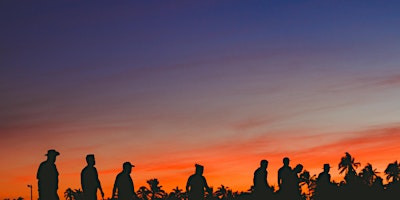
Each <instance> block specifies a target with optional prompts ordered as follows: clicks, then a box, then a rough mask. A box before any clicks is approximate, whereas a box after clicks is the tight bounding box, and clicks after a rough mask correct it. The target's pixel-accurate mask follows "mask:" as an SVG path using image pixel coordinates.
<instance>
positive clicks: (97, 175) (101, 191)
mask: <svg viewBox="0 0 400 200" xmlns="http://www.w3.org/2000/svg"><path fill="white" fill-rule="evenodd" d="M94 171H95V172H96V173H95V174H96V180H97V187H98V188H99V190H100V193H101V197H102V198H104V192H103V188H101V183H100V179H99V174H98V173H97V169H96V168H94Z"/></svg>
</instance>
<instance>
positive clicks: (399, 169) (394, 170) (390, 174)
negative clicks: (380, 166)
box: [385, 160, 400, 183]
mask: <svg viewBox="0 0 400 200" xmlns="http://www.w3.org/2000/svg"><path fill="white" fill-rule="evenodd" d="M385 174H386V175H387V176H386V179H387V180H388V181H390V179H392V181H391V182H392V183H397V182H398V181H399V180H400V165H399V164H398V163H397V160H396V161H395V162H393V163H390V164H389V165H388V166H387V168H386V169H385Z"/></svg>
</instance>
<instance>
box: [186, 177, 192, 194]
mask: <svg viewBox="0 0 400 200" xmlns="http://www.w3.org/2000/svg"><path fill="white" fill-rule="evenodd" d="M191 179H192V177H189V179H188V181H187V182H186V192H189V187H190V182H191Z"/></svg>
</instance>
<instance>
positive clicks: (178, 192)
mask: <svg viewBox="0 0 400 200" xmlns="http://www.w3.org/2000/svg"><path fill="white" fill-rule="evenodd" d="M170 196H172V197H173V198H174V199H179V200H181V199H185V193H184V192H183V190H182V189H179V187H178V186H177V187H176V188H174V189H172V192H171V193H170Z"/></svg>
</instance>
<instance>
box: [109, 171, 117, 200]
mask: <svg viewBox="0 0 400 200" xmlns="http://www.w3.org/2000/svg"><path fill="white" fill-rule="evenodd" d="M117 187H118V176H117V178H116V179H115V182H114V187H113V191H112V193H111V199H115V194H116V192H117Z"/></svg>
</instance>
